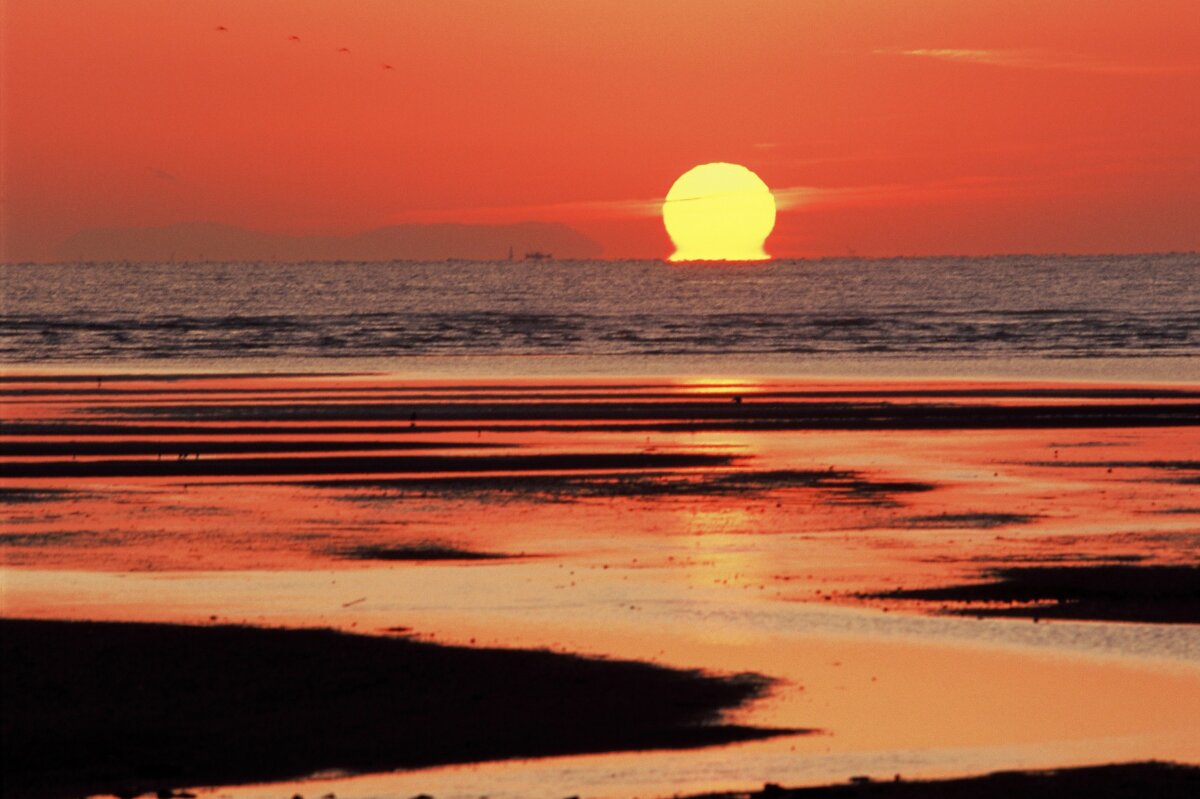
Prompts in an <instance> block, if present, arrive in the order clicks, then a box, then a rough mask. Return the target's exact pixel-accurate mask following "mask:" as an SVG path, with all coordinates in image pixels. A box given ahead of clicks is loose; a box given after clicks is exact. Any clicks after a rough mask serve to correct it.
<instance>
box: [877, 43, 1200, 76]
mask: <svg viewBox="0 0 1200 799" xmlns="http://www.w3.org/2000/svg"><path fill="white" fill-rule="evenodd" d="M872 52H873V53H874V54H875V55H881V56H901V57H906V58H927V59H934V60H938V61H950V62H954V63H960V64H981V65H985V66H991V67H1003V68H1007V69H1038V70H1059V71H1065V72H1090V73H1096V74H1105V75H1172V74H1181V73H1189V72H1198V71H1200V64H1134V63H1129V62H1122V61H1105V60H1103V59H1098V58H1094V57H1091V56H1086V55H1080V54H1078V53H1057V52H1053V51H1049V50H1003V49H1001V50H974V49H965V48H954V47H937V48H917V49H908V50H905V49H901V48H885V49H880V50H873V51H872Z"/></svg>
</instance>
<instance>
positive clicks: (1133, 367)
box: [0, 253, 1200, 380]
mask: <svg viewBox="0 0 1200 799" xmlns="http://www.w3.org/2000/svg"><path fill="white" fill-rule="evenodd" d="M0 277H2V280H3V292H2V306H0V362H3V363H6V364H9V365H14V366H16V365H20V366H51V365H53V366H58V367H85V366H86V367H92V368H98V367H106V366H107V367H111V368H130V367H133V366H135V365H136V366H138V367H140V368H177V367H186V368H188V369H195V370H213V369H234V370H246V369H266V370H278V369H297V368H299V369H314V370H334V371H338V370H343V369H359V368H363V369H383V370H387V371H392V372H399V373H411V374H415V375H421V374H428V375H430V376H441V377H444V376H447V375H454V374H459V373H461V374H511V375H513V376H519V375H522V374H545V373H559V374H563V375H580V374H593V373H594V374H600V375H613V374H707V373H721V374H725V373H741V374H752V373H762V374H777V375H778V374H798V375H803V374H842V375H862V376H875V375H892V376H897V375H909V374H912V375H930V376H933V375H943V376H966V375H981V376H985V375H986V376H1013V377H1041V378H1052V377H1064V378H1085V379H1086V378H1120V379H1126V378H1127V379H1153V380H1173V379H1174V380H1178V379H1189V380H1190V379H1196V378H1197V377H1200V366H1198V365H1197V363H1196V361H1197V360H1200V359H1198V358H1197V356H1200V288H1198V287H1200V255H1198V254H1195V253H1184V254H1158V255H1106V256H1003V257H999V256H998V257H988V258H966V257H957V258H956V257H944V258H895V259H887V260H857V259H829V260H813V261H785V260H779V261H773V262H769V263H765V264H748V265H716V264H709V265H699V264H690V265H678V264H666V263H663V262H660V261H536V262H535V261H525V262H522V261H517V262H503V261H502V262H467V261H445V262H393V263H379V262H374V263H347V262H312V263H172V264H129V263H87V264H27V265H9V266H5V267H3V271H2V273H0Z"/></svg>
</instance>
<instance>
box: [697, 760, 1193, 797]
mask: <svg viewBox="0 0 1200 799" xmlns="http://www.w3.org/2000/svg"><path fill="white" fill-rule="evenodd" d="M1197 793H1200V767H1197V766H1187V765H1181V764H1177V763H1154V762H1151V763H1129V764H1122V765H1112V766H1095V767H1090V768H1073V769H1060V770H1054V771H1027V772H1022V771H1012V772H1002V773H996V774H987V775H984V776H980V777H966V778H962V779H954V780H903V779H898V780H892V781H888V782H876V781H872V780H869V779H867V778H860V779H859V780H856V781H855V782H852V783H850V784H848V785H826V786H820V787H812V788H790V789H789V788H783V787H781V786H778V785H775V784H774V783H771V784H768V785H765V786H764V787H763V789H762V790H761V791H754V792H752V793H719V794H703V795H700V796H695V797H691V799H817V798H818V797H842V796H844V797H875V796H878V797H885V799H892V798H893V797H894V799H1012V798H1013V797H1016V796H1020V797H1023V799H1058V798H1059V797H1076V796H1077V797H1089V798H1090V799H1142V797H1151V796H1152V797H1155V799H1190V797H1194V796H1196V794H1197Z"/></svg>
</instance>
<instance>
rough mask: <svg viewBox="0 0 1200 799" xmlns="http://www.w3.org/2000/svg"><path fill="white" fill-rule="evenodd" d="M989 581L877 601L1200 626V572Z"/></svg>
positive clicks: (1060, 571)
mask: <svg viewBox="0 0 1200 799" xmlns="http://www.w3.org/2000/svg"><path fill="white" fill-rule="evenodd" d="M986 576H987V577H988V578H991V579H990V580H989V581H988V582H982V583H969V584H966V585H955V586H946V587H942V588H922V589H915V590H909V591H903V590H902V591H889V592H885V593H881V594H874V595H872V598H875V599H911V600H917V601H919V602H924V603H940V604H939V606H940V608H941V609H942V612H945V613H958V614H966V615H975V616H994V617H1010V618H1012V617H1021V618H1032V619H1078V620H1088V621H1125V622H1147V623H1152V624H1200V566H1123V565H1104V566H1034V567H1013V568H1004V569H992V570H989V571H988V572H987V573H986ZM947 603H953V606H951V605H949V604H947Z"/></svg>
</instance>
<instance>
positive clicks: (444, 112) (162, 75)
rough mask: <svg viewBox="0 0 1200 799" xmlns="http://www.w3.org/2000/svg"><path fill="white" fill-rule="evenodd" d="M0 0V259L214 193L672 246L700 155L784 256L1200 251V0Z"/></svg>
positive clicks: (222, 207)
mask: <svg viewBox="0 0 1200 799" xmlns="http://www.w3.org/2000/svg"><path fill="white" fill-rule="evenodd" d="M0 2H2V4H3V14H4V21H3V22H4V37H5V41H4V43H3V44H4V47H3V84H4V85H3V90H4V91H3V94H4V100H3V111H2V113H3V137H4V138H3V146H2V152H3V190H4V207H3V222H4V230H3V235H4V257H5V258H6V259H7V260H23V259H48V258H53V257H54V255H55V253H56V252H57V249H58V247H59V245H60V243H61V242H62V240H63V239H64V238H65V237H67V236H69V235H71V234H73V233H75V232H77V231H79V230H81V229H85V228H91V227H97V226H151V225H163V224H169V223H173V222H182V221H196V220H206V221H216V222H223V223H227V224H234V225H239V226H243V227H248V228H255V229H261V230H269V231H285V232H295V233H304V232H344V233H351V232H357V231H361V230H365V229H368V228H373V227H377V226H382V225H387V224H392V223H397V222H422V221H467V222H489V221H495V222H509V221H519V220H546V221H562V222H565V223H567V224H569V225H571V226H573V227H575V228H577V229H578V230H580V231H581V232H583V233H585V234H586V235H588V236H591V237H592V238H594V239H595V240H597V241H598V242H600V243H601V244H602V245H603V247H604V251H605V254H606V255H607V256H609V257H622V256H638V257H665V256H666V255H668V254H669V253H670V252H671V247H670V243H669V241H668V240H667V237H666V235H665V233H664V232H663V229H662V224H661V220H660V218H659V215H658V210H657V208H656V207H655V206H654V205H653V202H654V201H657V200H659V199H661V198H662V196H663V195H664V194H665V193H666V191H667V189H668V188H669V187H670V185H671V183H672V181H673V180H674V179H675V177H677V176H678V175H679V174H681V173H682V172H684V171H685V170H687V169H688V168H689V167H691V166H693V165H695V164H697V163H703V162H707V161H732V162H736V163H742V164H745V165H746V166H748V167H750V168H751V169H753V170H754V171H755V172H757V173H758V174H759V175H761V176H762V178H763V179H764V180H765V181H766V182H767V184H768V185H769V186H771V188H772V189H773V190H775V191H776V192H777V196H778V197H779V199H780V202H781V205H782V206H784V207H783V208H782V209H781V212H780V215H779V221H778V225H777V227H776V231H775V234H774V235H773V236H772V238H771V239H770V240H769V241H768V251H769V252H771V253H772V254H774V255H776V256H815V255H843V254H847V253H848V252H850V251H851V250H853V251H855V252H857V253H858V254H861V255H882V256H886V255H898V254H924V253H963V254H983V253H995V252H1103V251H1126V252H1127V251H1138V250H1189V249H1200V55H1198V53H1200V13H1197V12H1196V3H1195V0H1140V1H1139V2H1134V1H1130V2H1125V1H1124V0H1113V1H1111V2H1109V1H1105V2H1099V0H1029V1H1028V2H1021V1H1020V0H970V2H967V1H966V0H837V1H836V2H835V1H834V0H823V1H817V0H808V1H806V0H779V1H778V2H745V1H744V0H631V1H630V2H624V1H623V0H621V1H618V0H609V1H606V2H595V3H592V2H582V0H581V1H580V2H574V1H572V0H511V1H510V2H482V1H473V0H436V1H432V2H416V1H414V2H404V1H403V0H358V2H353V3H349V2H345V1H344V0H305V2H296V0H272V1H270V2H267V1H265V0H210V1H209V2H188V3H176V2H162V0H54V2H46V0H0ZM218 25H224V26H225V27H227V28H228V30H227V31H224V32H222V31H218V30H217V26H218ZM293 35H295V36H299V37H300V40H299V41H291V40H289V38H288V37H289V36H293ZM341 47H347V48H349V49H350V52H349V53H340V52H338V48H341ZM385 63H387V64H391V65H392V66H393V67H394V69H392V70H386V69H384V68H383V64H385Z"/></svg>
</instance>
